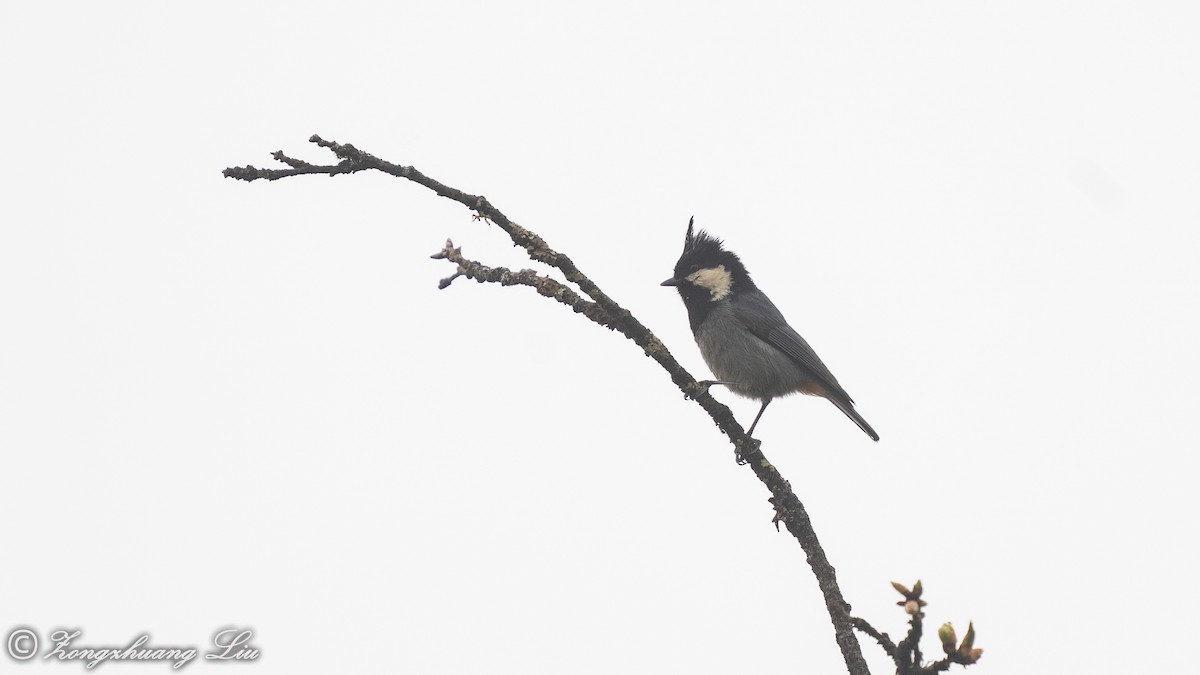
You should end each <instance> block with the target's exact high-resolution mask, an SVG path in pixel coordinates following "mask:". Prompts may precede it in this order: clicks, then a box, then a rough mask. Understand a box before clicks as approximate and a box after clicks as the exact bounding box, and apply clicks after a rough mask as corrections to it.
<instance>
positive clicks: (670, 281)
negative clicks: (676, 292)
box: [659, 277, 679, 286]
mask: <svg viewBox="0 0 1200 675" xmlns="http://www.w3.org/2000/svg"><path fill="white" fill-rule="evenodd" d="M678 285H679V280H678V279H676V278H674V277H672V278H670V279H667V280H666V281H664V282H662V283H661V284H659V286H678Z"/></svg>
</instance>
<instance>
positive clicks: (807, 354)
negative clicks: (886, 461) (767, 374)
mask: <svg viewBox="0 0 1200 675" xmlns="http://www.w3.org/2000/svg"><path fill="white" fill-rule="evenodd" d="M733 314H734V317H735V318H737V320H738V321H739V322H741V323H742V325H744V326H745V327H746V328H747V329H748V330H749V331H750V332H751V333H753V334H754V336H755V337H757V338H758V339H760V340H762V341H763V342H766V343H767V344H769V345H771V346H772V347H774V348H775V349H778V350H779V351H781V352H783V353H784V354H786V355H787V356H788V358H790V359H791V360H792V361H793V362H794V363H796V365H798V366H800V367H801V368H804V369H805V370H807V371H808V372H810V373H812V375H813V378H814V379H815V380H816V381H817V382H819V383H820V384H821V385H822V386H824V387H825V388H826V389H827V390H828V391H829V393H831V394H836V395H838V396H841V397H844V398H845V399H846V401H847V402H849V403H854V401H853V400H851V398H850V395H849V394H847V393H846V390H845V389H842V385H840V384H838V381H837V378H835V377H834V376H833V373H831V372H829V368H827V367H826V366H825V364H824V363H822V362H821V358H820V357H819V356H817V353H816V352H815V351H813V348H812V347H810V346H809V345H808V342H807V341H806V340H805V339H804V338H802V337H800V334H799V333H797V332H796V331H795V330H794V329H793V328H792V327H791V326H789V325H788V323H787V320H786V319H784V318H783V313H782V312H780V311H779V309H778V308H776V307H775V305H774V303H772V302H771V300H770V299H769V298H768V297H767V296H766V295H765V294H763V293H762V292H759V293H748V294H745V295H740V296H738V298H737V300H736V302H734V303H733Z"/></svg>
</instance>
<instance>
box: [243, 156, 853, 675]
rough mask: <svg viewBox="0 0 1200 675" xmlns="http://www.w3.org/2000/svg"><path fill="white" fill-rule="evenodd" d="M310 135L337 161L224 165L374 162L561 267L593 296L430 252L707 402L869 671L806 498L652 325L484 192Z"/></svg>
mask: <svg viewBox="0 0 1200 675" xmlns="http://www.w3.org/2000/svg"><path fill="white" fill-rule="evenodd" d="M309 141H310V142H312V143H316V144H317V145H319V146H321V147H323V148H327V149H329V150H330V151H331V152H333V153H334V155H336V156H337V157H338V159H339V160H340V161H339V162H338V163H337V164H336V165H327V166H317V165H313V164H310V163H308V162H304V161H302V160H298V159H294V158H291V157H288V156H287V155H284V154H283V153H282V152H281V151H280V152H276V153H273V154H272V157H274V158H275V159H276V160H278V161H280V162H283V163H284V164H287V165H288V166H289V167H290V168H288V169H259V168H255V167H253V166H245V167H232V168H228V169H225V171H224V175H225V176H226V177H229V178H235V179H238V180H244V181H254V180H258V179H266V180H278V179H280V178H286V177H288V176H298V175H307V174H324V175H329V176H336V175H340V174H347V173H355V172H357V171H363V170H367V169H375V170H377V171H381V172H383V173H386V174H389V175H392V176H396V177H398V178H404V179H406V180H410V181H412V182H414V183H417V184H419V185H422V186H424V187H426V188H428V189H430V190H432V191H433V192H434V193H436V194H437V195H438V196H441V197H445V198H447V199H452V200H454V201H456V202H458V203H460V204H462V205H463V206H466V207H467V208H468V209H471V210H472V211H474V212H475V214H476V215H477V216H478V217H479V218H481V219H485V220H487V221H489V222H491V223H495V224H496V225H497V226H498V227H500V228H501V229H502V230H504V231H505V232H506V233H507V234H508V236H509V238H510V239H512V241H513V243H514V244H516V245H518V246H520V247H522V248H524V249H525V251H526V253H527V254H528V255H529V257H530V258H531V259H533V260H535V261H538V262H542V263H545V264H547V265H550V266H552V267H555V268H557V269H558V270H560V271H561V272H562V273H563V275H564V276H565V278H566V280H567V281H568V282H570V283H573V284H575V285H576V286H578V287H579V289H580V290H581V291H582V292H583V293H584V294H585V295H587V296H588V297H589V298H591V301H587V300H584V299H582V298H580V297H579V296H578V295H576V294H574V292H573V291H570V289H568V288H566V287H564V286H562V285H561V284H559V283H558V282H556V281H553V280H552V279H549V278H548V277H544V276H540V275H538V274H537V273H535V272H533V271H532V270H522V271H520V272H512V271H511V270H506V269H503V268H490V267H487V266H484V265H482V264H480V263H477V262H475V261H471V260H466V259H464V258H462V256H461V252H460V251H459V250H458V249H455V248H454V247H453V245H452V244H451V243H449V242H447V245H446V248H444V249H443V250H442V251H441V252H440V253H439V254H435V257H444V258H446V259H448V260H450V261H451V262H453V263H455V264H456V265H457V266H458V269H457V271H456V272H455V274H454V275H452V276H450V277H447V278H446V279H443V280H442V282H441V284H439V286H440V287H442V288H445V287H446V286H448V285H450V283H452V282H453V281H454V279H455V278H457V277H458V276H467V277H469V278H473V279H476V280H477V281H493V282H496V283H501V284H506V285H526V286H533V287H534V288H537V289H538V292H539V293H541V294H542V295H546V296H548V297H553V298H555V299H556V300H557V301H558V302H561V303H562V304H565V305H568V306H570V307H572V308H573V309H575V311H577V312H579V313H581V314H583V315H585V316H587V317H588V318H589V319H592V320H593V321H595V322H596V323H599V324H601V325H603V326H606V327H608V328H611V329H613V330H617V331H619V332H621V333H622V334H623V335H625V336H626V337H627V338H629V339H630V340H632V341H633V342H634V343H636V344H637V345H638V346H639V347H640V348H641V349H642V351H643V352H644V353H645V354H646V355H647V356H649V357H650V358H652V359H654V360H655V361H656V362H657V363H658V364H659V365H660V366H661V367H662V368H663V369H664V370H666V371H667V373H668V374H669V375H670V376H671V381H672V382H674V383H675V385H676V386H677V387H679V389H680V390H681V391H683V393H684V395H685V396H688V397H689V398H692V399H694V400H695V401H696V402H697V403H698V404H699V405H700V406H701V407H702V408H704V410H705V412H707V413H708V414H709V416H710V417H712V419H713V421H714V422H715V423H716V425H717V426H718V427H719V428H720V429H721V431H722V432H724V433H725V435H726V436H728V437H729V440H730V442H731V443H732V444H733V446H734V452H735V454H736V456H737V458H738V460H739V463H749V465H750V467H751V469H752V470H753V471H754V473H755V475H756V476H758V479H759V480H760V481H762V483H763V484H764V485H766V487H767V489H768V490H769V491H770V492H771V503H772V504H773V505H774V506H775V518H774V522H776V523H777V524H778V523H779V522H782V523H783V524H784V525H785V526H786V527H787V529H788V532H790V533H791V534H792V536H794V537H795V538H796V540H797V541H798V542H799V543H800V546H801V547H802V548H803V549H804V552H805V555H806V557H807V559H808V564H809V566H810V567H812V570H813V574H814V575H815V576H816V577H817V584H818V585H819V586H820V588H821V593H822V595H823V596H824V597H825V606H826V609H827V611H828V612H829V616H830V620H831V621H832V623H833V627H834V636H835V639H836V640H837V643H838V647H839V648H840V649H841V652H842V657H843V659H844V660H845V662H846V666H847V669H848V671H849V673H850V674H851V675H869V673H870V671H869V670H868V668H867V664H866V661H865V660H864V659H863V656H862V652H861V649H860V647H859V644H858V639H857V638H856V637H855V635H854V628H853V626H852V624H851V621H850V618H849V617H850V614H849V612H850V605H849V604H847V603H846V601H845V599H844V598H843V597H842V592H841V589H840V588H839V587H838V584H837V574H836V572H835V571H834V568H833V565H831V564H830V563H829V560H828V558H826V556H825V551H824V550H823V549H822V548H821V544H820V542H819V541H818V540H817V535H816V532H815V531H814V530H813V526H812V522H811V521H810V520H809V517H808V512H807V511H806V510H805V508H804V505H803V504H802V503H801V502H800V499H799V498H798V497H796V494H795V492H793V491H792V489H791V486H790V485H789V484H788V482H787V481H786V480H784V478H783V476H781V475H780V473H779V471H778V470H776V469H775V467H774V465H772V464H771V463H770V462H769V461H767V458H766V457H765V456H763V455H762V453H761V452H760V450H759V443H758V441H755V440H754V439H752V438H750V437H749V436H747V435H746V433H745V430H744V429H743V428H742V426H741V425H740V424H738V422H737V420H736V419H734V416H733V412H732V411H731V410H730V409H729V408H728V407H727V406H725V405H723V404H721V403H720V402H719V401H717V400H716V399H715V398H713V397H712V396H711V395H710V394H709V393H708V391H707V387H703V386H700V385H698V384H697V383H696V379H695V378H693V377H692V375H691V374H690V373H688V372H687V370H685V369H684V368H683V366H681V365H680V364H679V362H678V361H676V360H675V358H674V357H673V356H671V353H670V352H669V351H668V350H667V348H666V346H665V345H663V343H662V342H661V341H660V340H659V339H658V338H657V337H656V336H655V335H654V334H653V333H652V332H650V329H648V328H646V326H644V325H643V324H642V323H641V322H640V321H638V320H637V319H636V318H634V317H633V315H632V314H630V312H629V311H628V310H626V309H625V308H623V307H621V306H620V305H619V304H617V302H616V301H614V300H613V299H612V298H610V297H608V295H607V294H605V293H604V292H603V291H602V290H600V288H599V287H598V286H597V285H596V284H595V283H594V282H593V281H592V280H591V279H589V278H588V277H587V276H586V275H584V274H583V272H582V271H580V270H579V268H578V267H576V266H575V263H574V262H573V261H572V260H571V259H570V258H569V257H567V256H566V255H563V254H562V253H559V252H558V251H555V250H554V249H552V248H550V246H549V245H548V244H547V243H546V241H545V240H543V239H542V238H541V237H540V236H538V235H536V234H534V233H533V232H531V231H529V230H527V229H525V228H524V227H521V226H520V225H518V224H517V223H515V222H513V221H511V220H509V218H508V217H507V216H506V215H504V214H503V213H502V212H501V211H500V210H499V209H497V208H496V207H495V206H493V205H492V204H491V202H489V201H488V200H487V199H486V198H485V197H483V196H482V195H472V194H468V193H466V192H463V191H461V190H458V189H456V188H453V187H450V186H447V185H445V184H443V183H440V182H438V181H436V180H434V179H432V178H430V177H428V176H426V175H425V174H423V173H421V172H420V171H418V170H417V169H415V168H414V167H411V166H400V165H397V164H393V163H391V162H388V161H386V160H382V159H380V158H378V157H375V156H374V155H371V154H368V153H366V152H363V151H361V150H359V149H357V148H355V147H354V146H353V145H350V144H344V145H343V144H340V143H336V142H333V141H326V140H324V139H323V138H321V137H320V136H316V135H314V136H312V137H311V138H310V139H309ZM568 293H570V294H568ZM585 303H586V304H585ZM745 458H751V460H750V461H749V462H746V459H745Z"/></svg>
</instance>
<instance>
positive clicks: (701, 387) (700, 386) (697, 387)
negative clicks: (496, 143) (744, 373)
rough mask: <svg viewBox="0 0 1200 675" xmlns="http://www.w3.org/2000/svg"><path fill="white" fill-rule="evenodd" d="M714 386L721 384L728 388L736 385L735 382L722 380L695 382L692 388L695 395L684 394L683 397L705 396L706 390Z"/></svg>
mask: <svg viewBox="0 0 1200 675" xmlns="http://www.w3.org/2000/svg"><path fill="white" fill-rule="evenodd" d="M714 384H723V385H725V386H727V387H728V386H732V385H735V384H737V382H725V381H722V380H699V381H697V382H696V384H694V385H693V386H692V390H693V391H694V392H696V393H695V394H686V395H685V396H686V397H687V398H696V397H697V396H700V395H701V394H707V393H708V388H709V387H711V386H713V385H714Z"/></svg>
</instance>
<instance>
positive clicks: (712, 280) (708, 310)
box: [662, 218, 879, 441]
mask: <svg viewBox="0 0 1200 675" xmlns="http://www.w3.org/2000/svg"><path fill="white" fill-rule="evenodd" d="M694 222H695V219H694V218H693V219H692V220H691V221H689V222H688V229H687V238H686V239H685V240H684V242H683V255H681V256H679V262H677V263H675V274H674V276H672V277H671V278H670V279H667V280H666V281H664V282H662V285H663V286H674V287H676V288H677V289H678V290H679V295H680V297H682V298H683V304H684V306H685V307H687V311H688V320H689V321H690V322H691V324H692V334H693V335H695V336H696V344H697V345H699V346H700V355H701V356H703V357H704V362H705V363H707V364H708V367H709V369H710V370H712V372H713V374H714V375H716V376H717V377H718V378H719V379H718V380H708V381H705V382H702V383H701V384H706V385H710V386H711V385H714V384H723V385H725V386H727V387H729V389H730V390H732V391H733V393H735V394H738V395H740V396H745V397H746V398H752V399H756V400H759V401H762V407H761V408H759V409H758V414H757V415H755V416H754V422H753V423H751V424H750V430H749V431H748V432H746V435H751V434H753V433H754V427H755V426H756V425H757V424H758V420H759V418H761V417H762V414H763V411H764V410H766V409H767V405H768V404H769V403H770V402H771V401H772V400H774V399H775V398H776V397H778V396H787V395H788V394H794V393H796V392H800V393H802V394H809V395H811V396H823V397H825V398H827V399H829V401H830V402H831V403H833V404H834V405H835V406H837V408H838V410H841V411H842V412H844V413H846V416H847V417H849V418H850V419H852V420H854V423H855V424H857V425H858V426H859V428H860V429H862V430H863V431H865V432H866V433H867V435H868V436H870V437H871V439H872V440H876V441H878V440H879V434H877V433H875V430H874V429H872V428H871V425H870V424H867V421H866V420H865V419H863V417H862V415H859V414H858V412H857V411H856V410H855V409H854V401H853V400H851V398H850V395H849V394H847V393H846V390H845V389H842V385H840V384H838V381H837V378H835V377H834V376H833V373H831V372H829V369H828V368H826V367H825V364H824V363H821V359H820V358H819V357H818V356H817V353H816V352H814V351H813V349H812V347H809V346H808V343H807V342H805V341H804V338H802V337H800V334H799V333H797V332H796V331H795V330H793V329H792V327H791V326H789V325H788V323H787V320H786V319H784V318H783V314H781V313H780V312H779V310H778V309H776V308H775V305H774V304H773V303H772V302H771V300H770V298H768V297H767V296H766V294H765V293H763V292H762V291H760V290H758V287H757V286H755V285H754V282H753V281H751V280H750V273H749V272H748V271H747V270H746V266H745V265H743V264H742V261H741V260H740V259H739V258H738V257H737V255H735V254H734V253H733V252H732V251H727V250H725V247H724V245H723V244H722V242H721V240H720V239H716V238H714V237H712V236H710V235H709V234H708V233H707V232H705V231H704V230H700V233H699V234H693V232H692V226H693V223H694Z"/></svg>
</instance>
